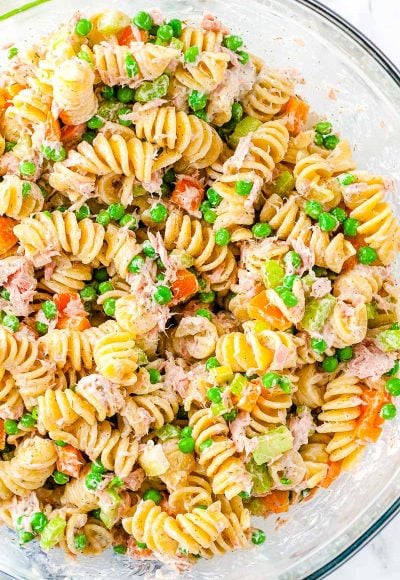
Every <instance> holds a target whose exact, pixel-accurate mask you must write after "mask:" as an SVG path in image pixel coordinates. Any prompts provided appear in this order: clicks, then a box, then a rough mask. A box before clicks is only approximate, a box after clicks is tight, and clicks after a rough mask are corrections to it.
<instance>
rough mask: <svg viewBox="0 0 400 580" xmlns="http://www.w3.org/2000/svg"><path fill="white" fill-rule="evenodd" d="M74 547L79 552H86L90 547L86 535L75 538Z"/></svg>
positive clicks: (78, 535)
mask: <svg viewBox="0 0 400 580" xmlns="http://www.w3.org/2000/svg"><path fill="white" fill-rule="evenodd" d="M74 545H75V548H76V549H77V550H80V551H81V550H84V549H85V548H86V546H87V545H88V539H87V537H86V535H85V534H77V535H76V536H75V538H74Z"/></svg>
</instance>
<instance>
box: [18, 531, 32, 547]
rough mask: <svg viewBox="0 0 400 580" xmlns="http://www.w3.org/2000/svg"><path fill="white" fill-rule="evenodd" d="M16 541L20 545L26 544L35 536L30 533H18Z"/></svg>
mask: <svg viewBox="0 0 400 580" xmlns="http://www.w3.org/2000/svg"><path fill="white" fill-rule="evenodd" d="M18 539H19V541H20V543H21V544H27V543H28V542H31V541H32V540H34V539H35V535H34V534H32V532H25V531H21V532H20V533H19V536H18Z"/></svg>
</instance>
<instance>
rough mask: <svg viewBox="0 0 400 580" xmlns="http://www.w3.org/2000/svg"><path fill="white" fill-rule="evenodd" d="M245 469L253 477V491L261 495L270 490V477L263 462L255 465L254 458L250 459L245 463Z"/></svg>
mask: <svg viewBox="0 0 400 580" xmlns="http://www.w3.org/2000/svg"><path fill="white" fill-rule="evenodd" d="M246 469H247V471H248V472H249V473H250V474H251V477H252V479H253V490H252V491H253V493H255V494H256V495H261V494H264V493H268V492H269V491H270V490H271V487H272V478H271V476H270V474H269V471H268V467H267V466H266V465H265V464H262V465H257V463H256V462H255V461H254V459H251V460H250V461H249V462H248V463H246Z"/></svg>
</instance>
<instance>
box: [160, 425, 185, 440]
mask: <svg viewBox="0 0 400 580" xmlns="http://www.w3.org/2000/svg"><path fill="white" fill-rule="evenodd" d="M180 432H181V430H180V428H179V427H178V426H177V425H171V424H170V423H167V424H166V425H163V426H162V427H160V429H157V431H156V435H157V437H158V438H159V439H161V441H167V440H168V439H176V438H177V437H179V433H180Z"/></svg>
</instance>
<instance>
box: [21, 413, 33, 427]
mask: <svg viewBox="0 0 400 580" xmlns="http://www.w3.org/2000/svg"><path fill="white" fill-rule="evenodd" d="M19 422H20V425H21V426H22V427H25V428H26V429H30V428H31V427H34V426H35V425H36V419H34V417H33V416H32V415H31V413H25V414H24V415H22V417H21V419H20V421H19Z"/></svg>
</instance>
